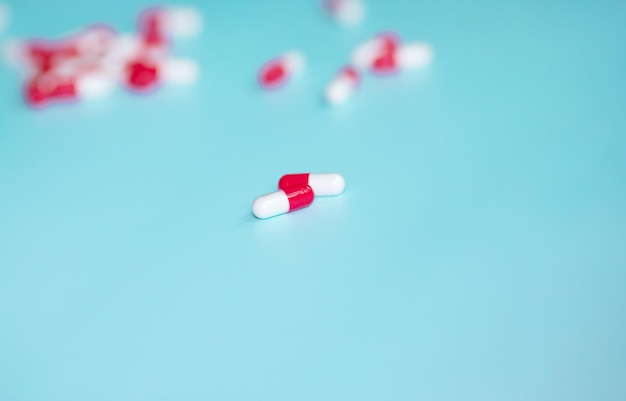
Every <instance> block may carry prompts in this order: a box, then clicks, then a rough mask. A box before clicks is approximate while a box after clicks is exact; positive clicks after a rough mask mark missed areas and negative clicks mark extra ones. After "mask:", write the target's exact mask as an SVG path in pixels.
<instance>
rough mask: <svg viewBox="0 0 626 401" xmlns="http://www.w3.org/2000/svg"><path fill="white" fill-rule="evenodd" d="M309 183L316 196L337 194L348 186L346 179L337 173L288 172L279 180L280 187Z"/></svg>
mask: <svg viewBox="0 0 626 401" xmlns="http://www.w3.org/2000/svg"><path fill="white" fill-rule="evenodd" d="M298 185H300V186H302V185H309V186H310V187H311V188H312V189H313V192H314V193H315V195H316V196H335V195H339V194H341V193H342V192H343V191H344V189H345V188H346V181H345V180H344V178H343V177H342V176H341V175H340V174H337V173H322V174H311V173H302V174H286V175H284V176H282V177H281V178H280V180H279V181H278V188H280V189H285V188H291V187H294V186H298Z"/></svg>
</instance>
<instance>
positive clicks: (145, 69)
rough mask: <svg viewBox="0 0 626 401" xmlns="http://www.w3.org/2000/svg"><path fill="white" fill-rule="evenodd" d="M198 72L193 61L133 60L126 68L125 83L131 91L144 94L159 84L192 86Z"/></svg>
mask: <svg viewBox="0 0 626 401" xmlns="http://www.w3.org/2000/svg"><path fill="white" fill-rule="evenodd" d="M198 71H199V68H198V65H197V64H196V63H195V62H194V61H193V60H187V59H165V60H149V59H145V60H134V61H132V62H130V63H129V64H128V65H127V67H126V77H125V82H126V84H127V86H128V87H129V88H130V89H132V90H135V91H139V92H146V91H149V90H152V89H154V88H155V87H157V86H158V85H160V84H166V83H167V84H170V83H171V84H175V85H189V84H192V83H194V82H196V81H197V79H198V75H199V72H198Z"/></svg>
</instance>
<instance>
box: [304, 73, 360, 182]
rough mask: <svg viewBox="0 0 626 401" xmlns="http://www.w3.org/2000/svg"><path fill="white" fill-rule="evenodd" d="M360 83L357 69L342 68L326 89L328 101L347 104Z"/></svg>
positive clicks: (332, 103) (333, 103)
mask: <svg viewBox="0 0 626 401" xmlns="http://www.w3.org/2000/svg"><path fill="white" fill-rule="evenodd" d="M360 81H361V74H360V73H359V71H358V70H357V69H356V68H354V67H352V66H347V67H344V68H342V69H341V70H340V71H339V73H338V74H337V76H336V77H335V78H334V79H333V80H332V81H331V82H330V83H329V84H328V86H327V87H326V91H325V93H324V94H325V97H326V101H327V102H328V103H329V104H330V105H333V106H334V105H340V104H343V103H345V102H346V101H347V100H348V99H349V98H350V96H351V95H352V93H354V91H355V90H356V89H357V87H358V86H359V83H360ZM313 189H314V190H315V188H313ZM316 192H317V191H316Z"/></svg>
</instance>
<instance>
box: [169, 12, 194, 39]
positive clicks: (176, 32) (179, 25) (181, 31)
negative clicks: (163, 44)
mask: <svg viewBox="0 0 626 401" xmlns="http://www.w3.org/2000/svg"><path fill="white" fill-rule="evenodd" d="M165 25H166V28H165V29H166V30H167V32H168V33H170V34H171V35H173V36H175V37H181V38H189V37H193V36H197V35H198V34H199V33H200V32H201V31H202V26H203V25H204V21H203V18H202V13H200V11H198V10H196V9H195V8H193V7H182V6H181V7H168V8H166V9H165Z"/></svg>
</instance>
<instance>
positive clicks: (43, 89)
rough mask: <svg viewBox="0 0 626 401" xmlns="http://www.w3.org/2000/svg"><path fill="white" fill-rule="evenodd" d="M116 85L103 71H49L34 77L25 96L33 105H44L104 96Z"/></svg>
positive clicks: (26, 87) (25, 90)
mask: <svg viewBox="0 0 626 401" xmlns="http://www.w3.org/2000/svg"><path fill="white" fill-rule="evenodd" d="M113 86H114V81H113V80H112V79H111V77H110V75H108V74H104V73H102V72H91V73H88V74H78V75H77V76H73V75H63V74H59V73H56V72H47V73H43V74H39V75H36V76H34V77H32V78H31V79H30V80H29V81H28V82H27V84H26V86H25V88H24V98H25V100H26V102H27V103H28V104H29V105H30V106H33V107H43V106H46V105H47V104H49V103H52V102H67V101H76V100H79V99H89V98H97V97H102V96H104V95H106V94H108V93H109V92H110V91H111V90H112V88H113Z"/></svg>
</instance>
